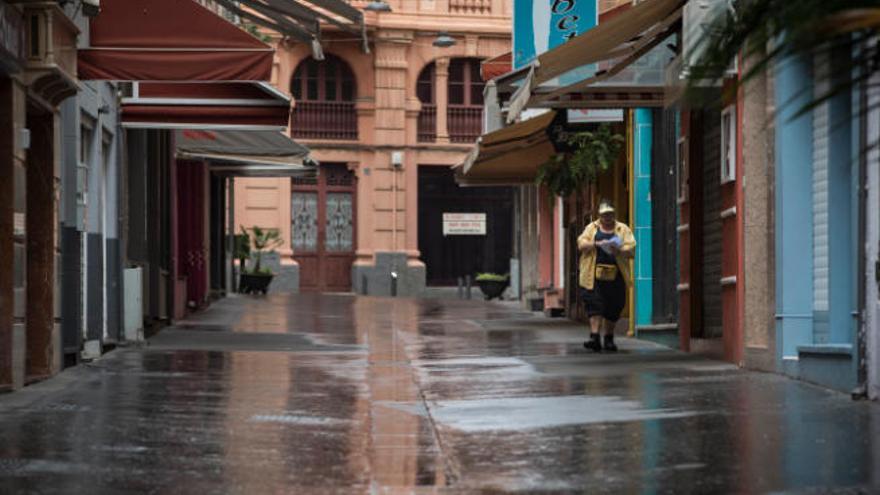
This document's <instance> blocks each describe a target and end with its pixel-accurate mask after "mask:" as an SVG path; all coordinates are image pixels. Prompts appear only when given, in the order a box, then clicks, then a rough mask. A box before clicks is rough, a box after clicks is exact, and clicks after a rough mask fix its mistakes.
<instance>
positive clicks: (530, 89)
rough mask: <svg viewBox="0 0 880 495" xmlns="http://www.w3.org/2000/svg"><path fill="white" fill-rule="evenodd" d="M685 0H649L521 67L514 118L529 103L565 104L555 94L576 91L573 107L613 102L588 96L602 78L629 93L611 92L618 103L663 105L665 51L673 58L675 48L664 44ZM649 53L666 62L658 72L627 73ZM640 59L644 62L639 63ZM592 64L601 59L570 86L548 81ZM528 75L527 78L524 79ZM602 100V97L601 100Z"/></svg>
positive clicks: (507, 80) (510, 116)
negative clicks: (667, 48)
mask: <svg viewBox="0 0 880 495" xmlns="http://www.w3.org/2000/svg"><path fill="white" fill-rule="evenodd" d="M684 3H685V0H645V1H643V2H640V3H638V4H637V5H635V6H633V7H632V8H629V9H628V10H626V11H623V12H620V13H618V14H616V15H614V16H613V17H611V18H610V19H609V20H608V21H607V22H603V23H600V24H599V25H598V26H596V27H595V28H593V29H590V30H589V31H587V32H585V33H583V34H581V35H580V36H577V37H575V38H573V39H572V40H571V41H569V42H567V43H564V44H562V45H559V46H558V47H556V48H554V49H553V50H550V51H548V52H546V53H544V54H542V55H540V56H538V58H537V60H536V61H535V62H534V63H533V64H532V65H531V66H530V67H528V71H525V70H522V69H521V70H520V71H518V72H517V77H518V78H519V79H520V80H521V82H520V84H519V88H518V89H517V90H516V93H515V94H514V96H513V97H512V98H511V102H510V110H509V112H508V121H509V122H513V121H514V120H515V119H516V118H517V117H518V115H519V113H520V112H521V111H522V110H523V109H525V108H526V107H532V106H547V107H553V108H558V107H560V105H557V104H554V102H553V100H556V99H560V98H562V97H565V96H567V95H575V96H576V97H575V98H569V99H568V100H566V105H565V106H569V107H571V108H596V107H598V108H602V107H609V106H612V104H610V103H605V102H601V98H600V99H598V100H597V99H596V98H589V97H588V98H583V97H582V96H583V95H581V94H580V93H582V92H584V91H585V90H586V89H587V88H591V87H594V86H597V85H600V84H601V85H603V90H604V91H605V92H611V93H617V94H623V95H625V96H624V97H615V98H611V100H614V101H615V103H614V105H617V103H619V102H623V103H624V105H617V106H618V107H620V106H626V107H635V106H661V105H662V104H663V88H664V82H665V81H664V74H663V70H662V69H663V66H664V65H665V61H664V60H665V59H664V57H665V58H666V59H671V58H672V55H673V54H672V53H671V52H669V53H668V54H666V53H665V52H664V50H665V47H662V46H658V45H659V44H660V43H661V42H662V41H663V40H665V39H666V38H668V37H669V36H670V35H672V34H673V33H674V32H675V31H676V30H677V28H678V23H680V21H681V13H682V5H683V4H684ZM647 59H652V60H654V61H659V64H656V63H655V64H653V65H659V66H660V67H652V68H651V70H652V71H653V72H656V73H657V75H656V77H653V78H641V77H639V74H637V73H636V74H632V75H627V74H625V71H627V70H629V69H631V66H638V68H637V69H635V70H636V71H637V70H642V69H641V66H642V65H644V64H643V63H642V61H643V60H647ZM637 61H638V62H639V63H638V64H635V65H634V63H635V62H637ZM591 64H597V67H596V70H595V72H593V73H592V74H590V75H588V77H585V78H583V79H582V80H580V81H579V82H576V83H574V84H569V85H567V86H564V87H557V86H549V87H542V85H543V84H545V83H551V82H553V81H555V80H556V78H559V77H560V76H564V75H565V74H567V73H569V72H571V71H574V70H577V69H579V68H583V67H585V66H589V65H591ZM631 72H632V71H631ZM522 76H525V78H524V79H522ZM500 79H503V80H504V82H505V84H509V83H510V80H512V79H513V78H512V77H507V76H503V77H502V78H500ZM644 79H648V80H644ZM596 101H599V102H600V103H598V104H596V103H595V102H596Z"/></svg>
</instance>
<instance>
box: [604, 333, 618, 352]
mask: <svg viewBox="0 0 880 495" xmlns="http://www.w3.org/2000/svg"><path fill="white" fill-rule="evenodd" d="M604 347H605V350H606V351H608V352H617V345H616V344H615V343H614V335H606V336H605V346H604Z"/></svg>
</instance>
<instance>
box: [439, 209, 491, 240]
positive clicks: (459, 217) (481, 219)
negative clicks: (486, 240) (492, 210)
mask: <svg viewBox="0 0 880 495" xmlns="http://www.w3.org/2000/svg"><path fill="white" fill-rule="evenodd" d="M443 235H444V236H447V235H486V214H485V213H444V214H443Z"/></svg>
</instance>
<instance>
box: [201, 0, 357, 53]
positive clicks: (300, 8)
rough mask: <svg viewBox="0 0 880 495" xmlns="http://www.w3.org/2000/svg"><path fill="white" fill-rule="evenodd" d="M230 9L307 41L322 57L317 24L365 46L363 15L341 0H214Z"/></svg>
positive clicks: (261, 24)
mask: <svg viewBox="0 0 880 495" xmlns="http://www.w3.org/2000/svg"><path fill="white" fill-rule="evenodd" d="M215 1H216V2H217V3H219V4H220V5H222V6H223V7H225V8H226V9H228V10H229V11H230V12H232V13H234V14H236V15H238V16H240V17H242V18H244V19H247V20H248V21H250V22H253V23H254V24H258V25H260V26H262V27H264V28H267V29H271V30H272V31H275V32H277V33H279V34H281V35H282V36H286V37H289V38H292V39H294V40H297V41H301V42H305V43H311V44H312V53H313V56H314V57H315V58H317V59H319V60H321V59H323V58H324V57H323V50H322V49H321V45H320V40H321V23H322V22H325V23H328V24H331V25H333V26H335V27H337V28H339V29H341V30H342V31H346V32H348V33H351V34H354V35H357V36H358V37H360V38H361V41H362V44H363V47H364V51H369V50H368V48H367V34H366V26H365V24H364V14H363V12H361V11H360V10H359V9H357V8H355V7H352V6H351V5H349V4H348V3H347V2H344V1H342V0H300V1H293V0H237V1H233V0H215Z"/></svg>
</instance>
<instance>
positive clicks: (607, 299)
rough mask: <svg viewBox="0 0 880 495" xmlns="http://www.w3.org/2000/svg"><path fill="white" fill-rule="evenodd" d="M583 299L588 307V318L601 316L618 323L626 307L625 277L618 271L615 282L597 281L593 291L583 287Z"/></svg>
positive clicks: (594, 283)
mask: <svg viewBox="0 0 880 495" xmlns="http://www.w3.org/2000/svg"><path fill="white" fill-rule="evenodd" d="M581 298H582V299H583V300H584V304H586V306H587V315H588V316H601V317H602V318H605V319H606V320H608V321H615V322H616V321H617V320H619V319H620V313H622V312H623V307H624V306H626V282H624V281H623V275H621V274H620V271H619V270H618V272H617V278H615V279H614V280H611V281H603V280H596V281H595V282H593V288H592V289H585V288H583V287H581Z"/></svg>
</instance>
